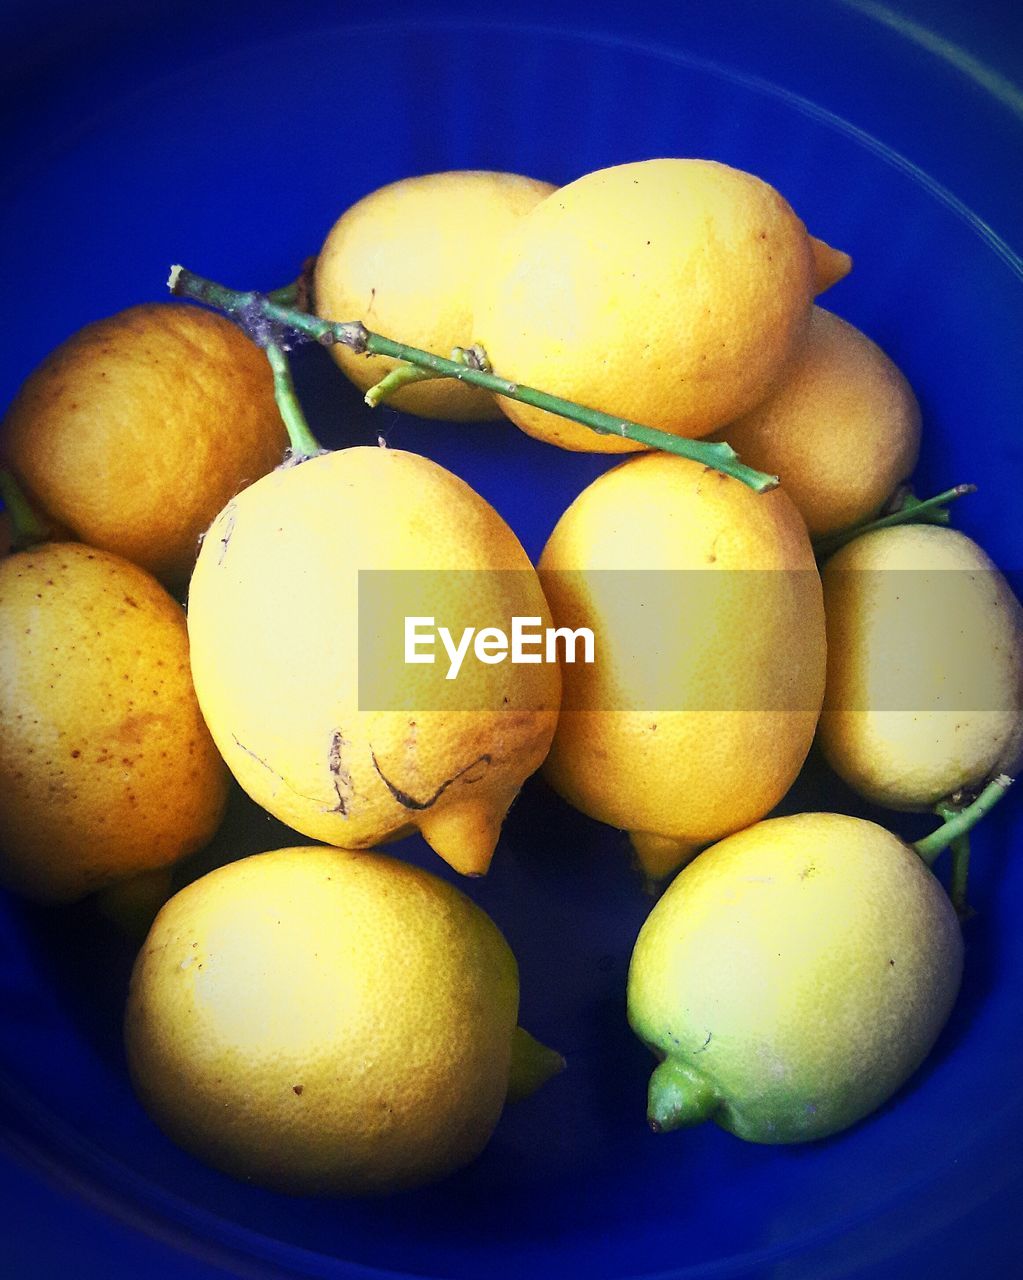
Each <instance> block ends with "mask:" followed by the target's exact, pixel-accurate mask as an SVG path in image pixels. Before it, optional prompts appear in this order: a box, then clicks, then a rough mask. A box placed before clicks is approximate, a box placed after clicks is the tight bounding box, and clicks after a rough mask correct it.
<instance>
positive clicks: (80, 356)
mask: <svg viewBox="0 0 1023 1280" xmlns="http://www.w3.org/2000/svg"><path fill="white" fill-rule="evenodd" d="M286 444H287V435H286V433H285V430H284V424H283V423H282V421H281V417H280V414H279V413H278V411H277V406H276V404H275V402H274V395H273V379H272V377H271V374H270V368H269V365H268V364H267V361H266V357H265V356H264V355H263V353H262V352H261V351H260V350H259V349H258V348H257V347H256V346H255V345H254V344H253V343H252V342H250V341H249V340H248V338H246V337H245V336H244V335H243V334H242V333H241V331H240V330H239V329H238V328H237V326H235V325H234V324H232V323H231V322H230V321H228V320H225V319H224V317H223V316H218V315H215V314H214V313H213V312H210V311H202V310H199V309H198V308H197V307H191V306H187V305H185V304H183V303H176V302H167V303H159V304H148V305H143V306H138V307H130V308H129V309H128V310H127V311H120V312H118V313H117V314H116V315H113V316H110V317H108V318H107V319H104V320H98V321H96V322H95V323H94V324H90V325H86V327H85V328H84V329H80V330H79V331H78V332H77V333H76V334H74V335H73V336H72V337H70V338H69V339H68V340H67V341H66V342H64V343H63V344H62V345H61V346H59V347H58V348H57V349H56V350H55V351H54V352H53V353H52V354H51V355H50V356H48V357H47V359H46V360H44V361H43V363H42V364H41V365H40V366H39V367H38V368H37V369H36V370H35V372H34V373H32V374H31V375H30V376H29V378H28V379H27V380H26V382H25V384H24V385H23V386H22V388H21V390H20V392H19V393H18V396H17V398H16V399H15V401H14V403H13V404H12V405H11V407H10V409H9V411H8V413H7V416H6V418H5V419H4V422H3V427H2V429H0V450H2V452H3V454H4V456H5V458H6V460H7V464H8V465H9V466H10V468H11V470H12V471H13V472H14V473H15V475H16V476H17V477H18V479H19V480H20V481H21V482H22V484H23V485H24V487H25V489H26V490H27V493H28V496H29V498H30V499H31V500H32V502H33V504H34V505H37V506H38V507H40V508H41V510H42V511H43V512H44V513H45V514H46V515H47V516H49V517H51V518H52V519H53V520H56V521H57V522H58V523H59V524H61V525H63V526H65V527H66V528H67V529H68V530H69V531H70V532H71V533H72V534H74V535H75V536H76V537H78V538H81V539H82V541H83V542H88V543H89V544H90V545H91V546H94V547H99V548H101V549H102V550H106V551H112V552H115V553H116V554H118V555H121V556H124V557H125V559H127V560H131V561H133V562H134V563H135V564H138V565H141V566H142V567H143V568H144V569H147V570H149V572H150V573H152V574H154V575H156V577H158V578H160V579H161V580H163V581H165V582H168V583H170V584H173V585H177V584H180V583H181V582H183V581H184V580H186V579H187V577H188V574H189V573H190V572H191V568H192V565H193V564H194V562H195V556H196V550H197V548H198V544H199V538H200V537H201V535H202V534H203V532H204V531H205V530H206V528H207V527H208V525H209V523H210V521H211V520H212V519H213V517H214V516H215V515H216V514H217V512H218V511H219V510H220V509H221V507H222V506H223V505H224V503H225V502H226V501H227V500H228V498H230V497H231V495H232V494H233V493H234V492H235V491H236V490H237V489H239V488H241V487H242V485H245V484H249V483H251V482H252V481H253V480H255V479H257V478H258V477H259V476H261V475H263V474H264V473H265V472H267V471H269V470H270V469H271V467H274V466H276V465H277V464H278V463H279V462H280V460H281V457H282V455H283V452H284V448H285V445H286Z"/></svg>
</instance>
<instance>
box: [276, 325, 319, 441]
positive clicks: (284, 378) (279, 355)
mask: <svg viewBox="0 0 1023 1280" xmlns="http://www.w3.org/2000/svg"><path fill="white" fill-rule="evenodd" d="M265 350H266V358H267V359H268V360H269V361H270V368H271V369H272V370H273V375H274V399H275V400H276V401H277V407H278V409H280V411H281V417H282V418H283V419H284V425H285V427H286V428H287V431H288V439H289V440H290V441H291V456H292V458H294V459H298V458H315V457H316V456H317V455H318V454H321V453H323V452H324V450H323V448H322V446H321V445H320V443H319V441H318V440H317V439H316V437H315V436H314V435H313V433H312V431H311V430H310V429H309V423H308V422H306V417H305V414H304V413H303V412H302V406H301V404H299V400H298V395H297V394H296V392H295V384H294V382H292V380H291V366H290V364H289V363H288V357H287V356H286V355H285V354H284V350H283V348H281V347H280V346H278V345H277V343H276V342H268V343H267V344H266V348H265Z"/></svg>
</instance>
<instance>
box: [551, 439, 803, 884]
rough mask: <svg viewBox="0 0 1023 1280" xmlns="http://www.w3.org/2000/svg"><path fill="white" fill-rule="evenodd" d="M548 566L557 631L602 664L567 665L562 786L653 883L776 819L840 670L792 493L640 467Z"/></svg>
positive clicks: (591, 503)
mask: <svg viewBox="0 0 1023 1280" xmlns="http://www.w3.org/2000/svg"><path fill="white" fill-rule="evenodd" d="M539 569H540V574H541V580H542V582H543V585H544V590H545V592H546V594H547V598H548V600H549V601H550V605H551V611H552V613H553V615H554V619H555V623H556V624H557V625H558V626H559V627H566V628H569V629H573V630H574V629H578V628H579V627H588V628H589V629H590V630H592V632H593V634H594V638H595V643H594V649H595V659H596V660H595V661H594V662H593V663H591V664H587V663H583V662H575V663H572V664H567V663H566V665H565V666H564V667H563V681H564V693H563V708H562V713H561V717H560V719H559V722H558V729H557V733H556V735H555V738H554V743H553V745H552V747H551V753H550V756H549V758H548V760H547V764H546V767H545V772H546V775H547V777H548V779H549V780H550V782H551V783H552V784H553V786H554V787H555V789H556V790H557V791H559V792H560V793H561V794H562V795H563V796H564V797H565V798H566V799H567V800H568V801H569V802H570V803H571V804H573V805H574V806H575V807H576V808H577V809H581V810H582V811H583V812H584V813H587V814H589V815H590V816H591V817H594V818H598V819H599V820H600V821H601V822H607V823H610V824H611V825H613V826H616V827H622V828H624V829H625V830H627V831H628V832H629V834H630V836H631V838H632V843H633V846H634V848H635V850H636V852H637V854H638V855H639V858H640V861H641V863H642V865H643V868H644V869H645V871H646V872H647V874H648V875H649V876H652V877H659V876H665V875H667V874H669V873H670V872H671V871H672V870H674V869H675V868H676V867H677V866H679V865H681V864H682V863H683V862H684V861H686V859H687V858H689V857H691V856H692V854H693V853H694V852H695V851H696V850H697V849H699V848H700V847H701V846H703V845H706V844H709V843H710V842H711V841H713V840H717V839H719V838H720V837H721V836H723V835H727V834H728V833H729V832H732V831H736V830H738V829H739V828H741V827H745V826H748V825H749V824H750V823H751V822H755V821H756V820H757V819H758V818H762V817H763V816H764V815H765V814H766V813H767V812H768V811H769V810H770V809H771V808H773V806H774V805H775V804H777V803H778V801H779V800H780V799H781V797H782V796H783V795H784V794H785V792H786V791H787V790H788V788H789V786H790V785H791V784H792V782H793V780H794V779H795V777H796V774H797V773H798V771H799V769H800V766H801V765H802V763H803V760H804V758H805V756H806V753H807V751H808V749H809V747H810V743H811V741H812V739H813V734H814V728H815V726H816V723H817V716H818V713H819V711H820V705H821V698H822V697H823V693H824V667H825V643H824V613H823V606H822V600H821V584H820V579H819V577H818V574H817V570H816V567H815V565H814V559H813V552H812V550H811V548H810V543H809V540H808V539H807V536H806V529H805V526H804V525H803V522H802V519H801V518H800V516H799V513H798V512H797V511H796V509H795V507H793V505H792V503H791V502H790V501H789V499H788V498H787V497H786V496H785V494H784V493H782V492H781V490H777V489H776V490H774V491H773V492H770V493H765V494H756V493H753V492H752V491H751V490H750V489H748V488H746V487H745V485H743V484H741V483H740V482H739V481H738V480H733V479H730V478H729V477H727V476H725V475H723V474H721V473H720V472H717V471H712V470H711V469H710V468H708V467H703V466H700V465H699V464H697V463H695V462H690V461H688V460H687V459H684V458H678V457H673V456H670V455H668V454H664V453H659V454H649V455H647V456H645V457H641V458H635V459H631V460H629V461H628V462H625V463H622V464H620V465H619V466H617V467H615V468H614V469H612V470H611V471H608V472H606V473H605V474H604V475H603V476H601V477H600V478H599V479H597V480H596V481H594V483H593V484H591V485H590V486H589V488H588V489H585V490H584V491H583V492H582V493H581V494H580V495H579V497H578V498H576V500H575V502H574V503H573V504H572V505H571V506H570V507H569V509H568V510H567V511H566V512H565V514H564V515H563V516H562V517H561V519H560V521H559V522H558V524H557V527H556V528H555V530H554V532H553V533H552V534H551V537H550V541H549V542H548V543H547V546H546V547H545V549H544V552H543V555H542V556H541V558H540V563H539Z"/></svg>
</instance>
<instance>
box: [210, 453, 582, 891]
mask: <svg viewBox="0 0 1023 1280" xmlns="http://www.w3.org/2000/svg"><path fill="white" fill-rule="evenodd" d="M374 602H376V604H377V605H378V606H379V607H377V608H376V609H374V608H373V607H372V606H373V604H374ZM515 615H520V616H523V617H534V618H536V619H543V620H544V623H545V625H549V623H550V613H549V610H548V608H547V604H546V601H545V600H544V597H543V593H542V591H541V589H540V583H539V580H538V578H537V576H536V572H535V570H534V569H533V566H532V565H531V564H530V562H529V559H528V557H527V556H526V553H525V552H524V551H523V550H522V547H521V545H520V544H519V542H518V540H517V538H516V537H515V535H514V534H513V533H512V531H511V530H510V529H509V528H508V526H507V525H506V524H505V523H504V521H503V520H502V519H501V517H500V516H499V515H498V514H497V512H496V511H494V509H493V508H492V507H491V506H489V504H488V503H486V502H484V500H483V499H482V498H481V497H480V496H479V495H478V494H477V493H475V492H474V491H473V490H472V489H470V488H469V486H468V485H467V484H465V483H464V482H463V481H462V480H459V479H458V478H457V476H454V475H452V474H451V472H449V471H446V470H445V469H444V468H443V467H440V466H438V465H437V464H436V463H433V462H430V461H429V460H428V459H426V458H423V457H420V456H419V455H417V454H413V453H405V452H402V451H400V450H394V449H379V448H355V449H345V450H342V451H340V452H337V453H330V454H323V455H321V456H319V457H316V458H313V459H311V460H309V461H306V462H302V463H301V464H300V465H298V466H293V467H288V468H284V469H282V470H279V471H276V472H274V473H273V474H271V475H269V476H266V477H264V478H263V479H262V480H260V481H258V482H257V483H256V484H254V485H252V486H251V487H250V488H248V489H246V490H244V491H243V492H242V493H240V494H238V496H237V498H235V499H234V500H233V501H232V502H231V503H230V504H229V506H228V507H227V508H225V510H224V511H223V512H222V513H221V515H220V516H219V517H218V518H217V520H216V521H215V523H214V525H213V527H212V528H211V530H210V532H209V534H208V535H207V537H206V539H205V541H204V543H203V547H202V551H201V553H200V555H199V560H198V563H197V565H196V569H195V573H194V575H193V577H192V582H191V587H190V589H189V601H188V625H189V633H190V636H191V656H192V672H193V675H194V678H195V687H196V691H197V693H198V697H199V702H200V705H201V706H202V709H203V714H204V715H205V717H206V721H207V723H208V724H209V726H210V730H211V732H212V733H213V737H214V738H215V740H216V742H217V745H218V746H219V747H220V750H221V752H222V754H223V755H224V758H225V759H226V760H227V763H228V765H229V766H230V768H231V770H232V772H233V773H234V775H235V777H236V778H237V779H238V781H239V782H240V783H241V785H242V787H243V788H244V789H245V790H246V791H247V792H248V793H249V795H250V796H252V798H253V799H254V800H256V801H257V802H258V803H259V804H261V805H262V806H263V807H264V808H265V809H268V810H269V811H270V812H271V813H272V814H274V816H275V817H277V818H280V819H281V821H283V822H286V823H287V824H288V825H289V826H290V827H293V828H294V829H295V830H297V831H301V832H302V833H303V834H304V835H307V836H310V837H312V838H314V839H318V840H324V841H327V842H328V843H331V844H336V845H341V846H343V847H346V848H362V847H366V846H369V845H374V844H378V843H379V842H380V841H382V840H385V839H389V838H391V837H394V836H397V835H399V834H404V833H406V832H409V831H412V830H415V829H416V828H418V829H419V830H420V831H421V832H422V834H423V836H424V837H425V838H426V840H427V842H428V843H429V844H430V845H431V846H432V847H433V848H434V849H435V850H436V851H437V853H439V854H440V855H441V857H443V858H445V859H447V861H448V862H449V863H450V864H451V865H452V866H453V867H455V868H456V870H458V871H461V872H463V873H465V874H482V873H483V872H484V871H486V869H487V866H488V864H489V862H490V857H491V855H492V853H493V850H494V846H495V844H496V843H497V838H498V834H499V831H500V827H501V822H502V820H503V817H504V814H505V812H506V811H507V809H508V806H509V805H510V804H511V802H512V800H513V799H514V797H515V796H516V794H517V793H518V790H519V788H520V787H521V785H522V783H523V781H524V780H525V779H526V778H527V777H528V776H529V775H530V774H531V773H533V772H534V770H536V769H537V768H538V767H539V765H540V764H541V762H542V761H543V758H544V756H545V755H546V754H547V749H548V746H549V745H550V741H551V737H552V735H553V733H554V726H555V722H556V719H557V710H558V705H559V700H560V678H559V673H558V667H557V664H556V663H552V664H547V663H541V664H536V665H513V664H511V663H510V662H504V663H501V664H494V665H486V664H483V663H480V662H476V661H474V660H473V661H472V662H468V661H467V662H466V663H465V664H464V669H463V670H461V671H460V673H459V674H458V676H457V679H452V680H448V679H447V675H446V673H447V670H448V669H449V668H448V667H447V665H446V662H445V660H443V655H441V658H442V660H441V661H440V662H439V663H435V664H434V665H417V664H411V663H407V662H406V660H405V653H404V647H403V643H402V638H403V623H404V618H405V617H406V616H412V617H435V618H436V620H437V624H438V625H441V624H442V623H444V624H445V625H446V624H447V623H450V624H451V628H452V629H453V630H457V631H459V632H460V631H461V629H462V628H463V627H464V626H470V625H471V626H473V627H476V628H480V627H483V626H484V625H492V626H503V627H504V628H505V629H507V628H508V626H509V620H510V619H511V618H512V617H514V616H515ZM445 620H446V621H445Z"/></svg>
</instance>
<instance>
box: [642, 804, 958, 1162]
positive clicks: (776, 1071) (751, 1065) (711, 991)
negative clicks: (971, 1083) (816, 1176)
mask: <svg viewBox="0 0 1023 1280" xmlns="http://www.w3.org/2000/svg"><path fill="white" fill-rule="evenodd" d="M962 964H963V944H962V936H961V934H960V930H959V923H958V921H957V919H956V914H955V911H954V910H953V909H952V905H951V903H950V902H949V899H948V895H947V894H946V893H945V891H944V889H943V888H942V887H941V885H940V884H939V882H938V881H937V880H936V879H935V877H934V875H933V874H932V872H931V871H930V870H929V869H928V867H927V866H926V865H925V864H924V862H923V860H922V859H921V857H920V856H919V855H918V854H917V853H916V852H915V851H914V850H913V849H911V848H909V847H908V846H907V845H905V844H904V843H903V842H902V841H901V840H899V839H898V838H897V837H896V836H894V835H892V834H891V832H889V831H886V830H885V829H884V828H883V827H880V826H877V825H876V824H875V823H872V822H865V821H863V820H862V819H860V818H850V817H847V816H845V815H844V814H833V813H801V814H797V815H794V816H792V817H786V818H773V819H769V820H767V821H765V822H760V823H757V824H756V825H755V826H753V827H749V828H748V829H747V830H745V831H741V832H739V833H738V834H737V835H733V836H729V837H728V838H727V839H726V840H722V841H721V842H720V843H719V844H716V845H714V846H713V847H712V848H710V849H707V850H705V851H704V852H703V853H702V854H701V855H700V856H699V857H698V858H697V859H696V861H695V862H693V863H691V864H690V865H689V866H688V867H686V868H685V869H684V870H683V871H681V872H680V873H679V875H678V876H677V877H676V879H675V880H674V881H673V882H672V883H671V885H670V886H669V887H668V889H667V891H666V892H665V894H664V896H663V897H662V898H661V899H660V901H659V902H658V903H657V905H656V906H655V907H654V909H653V911H652V912H651V913H650V915H649V916H648V918H647V920H646V922H645V923H644V925H643V928H642V930H641V931H640V934H639V938H638V939H637V941H636V946H635V949H634V951H633V955H632V961H631V964H630V968H629V980H628V1009H629V1021H630V1023H631V1025H632V1028H633V1030H634V1031H635V1032H636V1034H637V1035H638V1036H639V1037H640V1039H642V1040H643V1041H644V1042H645V1043H646V1044H647V1045H648V1046H649V1047H650V1048H651V1049H652V1050H653V1052H654V1053H655V1054H656V1056H657V1057H658V1058H660V1059H661V1063H660V1065H659V1066H658V1067H657V1068H656V1070H655V1071H654V1073H653V1076H652V1077H651V1081H650V1094H649V1111H648V1116H649V1120H650V1123H651V1125H652V1126H653V1127H654V1128H655V1129H658V1130H665V1129H674V1128H679V1127H682V1126H686V1125H692V1124H697V1123H700V1122H701V1121H703V1120H714V1121H715V1122H716V1123H717V1124H719V1125H721V1126H722V1127H723V1128H725V1129H728V1130H730V1131H731V1132H732V1133H735V1134H737V1135H738V1136H739V1137H740V1138H745V1139H746V1140H747V1141H750V1142H768V1143H778V1142H805V1141H807V1140H809V1139H813V1138H823V1137H826V1136H827V1135H828V1134H832V1133H836V1132H838V1131H839V1130H841V1129H844V1128H846V1127H847V1126H849V1125H851V1124H853V1123H855V1122H856V1121H857V1120H859V1119H861V1118H862V1117H863V1116H866V1115H868V1114H869V1113H870V1112H871V1111H873V1110H875V1109H876V1108H877V1107H879V1106H880V1105H881V1104H882V1103H883V1102H884V1101H885V1100H886V1099H887V1098H889V1097H890V1096H891V1095H892V1094H893V1093H894V1092H895V1091H896V1090H897V1089H898V1088H899V1087H900V1086H901V1085H902V1084H903V1083H904V1082H905V1081H906V1080H907V1079H908V1078H909V1077H910V1076H911V1075H912V1073H913V1072H914V1071H915V1070H916V1069H917V1067H919V1065H920V1063H921V1062H922V1061H923V1060H924V1058H925V1057H926V1055H927V1054H928V1052H929V1051H930V1049H931V1047H932V1045H933V1044H934V1041H935V1040H936V1039H937V1036H938V1033H939V1032H940V1031H941V1028H942V1027H943V1026H944V1024H945V1021H946V1019H947V1018H948V1015H949V1013H950V1011H951V1009H952V1006H953V1004H954V1002H955V998H956V995H957V993H958V990H959V982H960V978H961V974H962Z"/></svg>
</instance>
